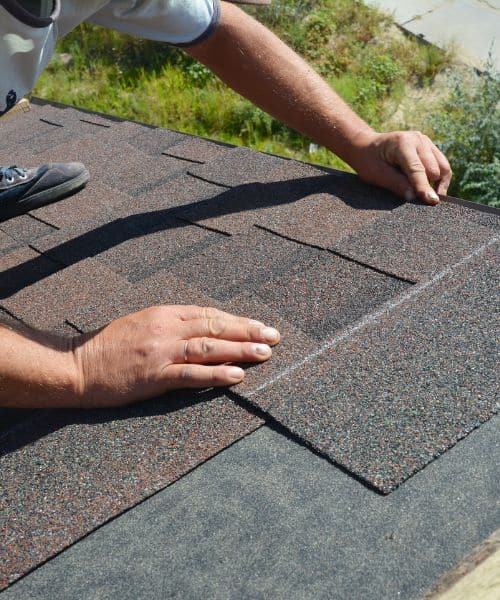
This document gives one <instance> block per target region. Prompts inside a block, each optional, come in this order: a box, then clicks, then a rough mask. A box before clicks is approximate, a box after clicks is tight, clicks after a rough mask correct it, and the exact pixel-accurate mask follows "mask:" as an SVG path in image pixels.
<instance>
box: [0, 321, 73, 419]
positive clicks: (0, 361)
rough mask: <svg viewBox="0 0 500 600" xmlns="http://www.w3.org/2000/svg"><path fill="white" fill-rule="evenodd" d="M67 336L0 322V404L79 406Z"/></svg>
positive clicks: (47, 406)
mask: <svg viewBox="0 0 500 600" xmlns="http://www.w3.org/2000/svg"><path fill="white" fill-rule="evenodd" d="M75 375H76V368H75V362H74V359H73V354H72V352H71V343H70V340H65V339H63V338H59V337H57V336H52V335H50V334H45V333H42V332H38V331H35V330H31V329H27V328H21V327H19V328H18V329H14V328H11V327H8V326H6V325H3V324H2V323H0V406H2V407H9V408H56V407H63V406H64V407H76V406H78V404H79V402H78V394H77V386H76V383H75V382H76V379H77V378H76V377H75Z"/></svg>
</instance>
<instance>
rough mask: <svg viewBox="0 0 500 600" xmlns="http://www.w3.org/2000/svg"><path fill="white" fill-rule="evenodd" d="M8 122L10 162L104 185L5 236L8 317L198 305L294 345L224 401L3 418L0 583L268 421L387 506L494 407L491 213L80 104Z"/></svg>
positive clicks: (74, 330) (31, 217)
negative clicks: (81, 169)
mask: <svg viewBox="0 0 500 600" xmlns="http://www.w3.org/2000/svg"><path fill="white" fill-rule="evenodd" d="M0 129H1V135H2V148H1V149H0V163H2V164H12V157H13V156H15V161H14V162H15V163H17V164H20V165H23V166H32V165H37V164H40V163H43V162H55V161H67V160H77V161H81V162H84V163H85V165H86V167H87V168H88V169H89V171H90V175H91V181H90V182H89V184H88V185H87V187H86V188H85V189H84V190H83V191H81V192H80V193H78V194H76V195H74V196H72V197H70V198H66V199H64V200H62V201H60V202H57V203H55V204H53V205H50V206H45V207H42V208H39V209H37V210H35V211H33V212H32V213H30V214H28V215H23V216H22V217H19V218H16V219H12V220H10V221H7V222H4V223H0V321H1V322H3V323H4V324H6V325H7V326H9V327H10V326H15V325H16V322H17V323H18V322H19V321H21V322H22V323H24V324H25V325H29V326H32V327H37V328H43V329H48V330H50V331H51V332H53V333H56V334H59V335H63V336H65V337H68V336H78V335H79V332H85V333H86V334H87V335H92V332H93V331H95V330H96V329H97V328H100V327H103V326H105V325H106V324H107V323H109V322H110V321H111V320H113V319H116V318H119V317H123V316H125V315H127V314H130V313H131V312H134V311H138V310H142V309H144V308H146V307H148V306H152V305H161V304H195V305H198V306H212V307H215V308H219V309H222V310H226V311H229V312H231V313H235V314H238V315H241V316H248V317H251V318H254V319H258V320H260V321H262V322H264V323H266V324H267V325H271V326H275V327H277V328H278V329H279V330H280V331H281V333H282V343H281V344H280V345H279V346H278V347H276V348H275V349H274V353H273V358H272V360H270V361H269V362H267V363H266V364H263V365H259V366H252V367H249V366H248V365H244V366H245V368H246V378H245V382H244V383H243V384H242V385H240V386H236V387H235V388H232V390H231V392H225V391H221V392H206V391H205V392H202V393H195V392H186V393H179V394H169V395H167V396H164V397H162V398H160V399H156V400H152V401H149V402H146V403H143V404H140V405H137V406H134V407H131V408H122V409H117V410H105V411H89V412H77V411H75V412H70V411H34V412H32V411H29V412H28V411H14V410H3V411H0V490H1V494H0V546H1V547H2V548H6V549H7V552H4V553H2V556H1V557H0V587H1V586H5V585H7V584H8V583H9V582H12V581H14V580H16V579H17V578H19V577H20V576H22V574H23V573H25V572H26V571H28V570H30V569H32V568H34V567H36V566H37V565H38V564H40V563H41V562H43V561H45V560H47V559H49V558H50V557H51V556H52V555H53V554H55V553H57V552H59V551H60V550H62V549H63V548H65V547H66V546H67V545H68V544H71V543H72V542H74V541H76V540H77V539H79V538H80V537H82V536H84V535H85V534H87V533H88V532H90V531H91V530H92V529H94V528H96V527H98V526H99V525H101V524H102V523H103V522H105V521H106V520H108V519H110V518H112V517H113V516H115V515H117V514H119V513H120V512H122V511H124V510H126V509H128V508H130V507H132V506H134V505H135V504H136V503H137V502H140V501H141V500H142V499H144V498H146V497H147V496H148V495H151V494H152V493H154V492H155V491H157V490H159V489H161V488H162V487H165V486H166V485H168V484H169V483H171V482H173V481H175V480H176V479H177V478H179V477H181V476H182V475H183V474H185V473H186V472H187V471H188V470H190V469H192V468H193V467H194V466H196V465H198V464H200V463H201V462H203V461H205V460H207V459H208V458H210V457H211V456H213V455H214V454H215V453H217V452H219V451H221V450H223V449H224V448H225V447H227V446H228V445H229V444H231V443H233V442H234V441H236V440H237V439H239V438H241V437H242V436H244V435H246V434H247V433H249V432H251V431H253V430H254V429H255V428H257V427H259V426H260V424H261V423H262V422H263V419H268V420H269V422H271V421H274V422H275V425H276V428H277V429H279V431H281V432H284V433H286V429H285V428H288V429H289V431H291V432H293V433H294V434H296V435H297V436H299V437H300V438H301V439H302V441H303V442H304V444H305V445H306V446H307V447H311V446H312V447H314V448H315V449H316V450H318V451H319V452H320V453H322V454H324V455H325V456H327V457H329V458H330V459H332V460H333V461H335V462H337V463H339V464H341V465H342V466H343V467H344V468H345V469H347V470H349V471H350V472H351V473H353V474H355V475H356V476H357V478H360V479H362V480H364V481H365V482H367V483H369V484H370V485H371V486H374V487H376V488H377V489H378V490H380V491H382V492H384V493H385V492H388V491H390V490H392V489H394V487H396V486H397V485H399V484H400V483H401V482H402V481H404V479H406V478H407V477H409V476H410V475H411V474H413V473H415V472H416V471H418V470H419V469H421V468H422V467H423V466H425V464H427V463H428V462H429V461H430V460H432V458H433V457H435V456H437V455H439V454H440V453H441V452H443V451H445V450H446V449H447V448H448V447H450V446H451V445H453V444H454V443H455V442H456V441H457V440H458V439H460V438H461V437H463V436H465V435H466V434H467V433H468V432H469V431H470V430H471V429H473V428H474V427H477V426H478V425H479V424H480V423H481V422H482V421H484V420H485V419H487V418H488V417H489V416H491V414H492V413H493V411H494V410H495V405H494V399H493V398H494V392H495V387H494V386H495V384H496V380H495V372H494V357H495V353H494V347H493V340H494V338H495V336H494V335H493V334H494V331H493V327H494V324H495V322H494V320H493V316H492V315H493V310H492V308H491V307H492V305H493V301H494V294H495V292H496V288H495V287H494V284H495V277H496V273H495V270H494V259H495V256H494V254H493V250H492V248H490V247H488V248H489V249H487V250H485V248H486V246H488V244H489V243H490V241H491V239H492V238H493V237H494V236H495V231H497V230H498V223H499V221H500V219H499V218H498V215H497V214H494V213H491V212H490V213H485V212H480V211H479V210H475V209H471V208H470V207H467V206H463V205H460V204H452V203H447V202H446V203H443V204H442V205H441V206H439V207H437V208H432V207H427V206H420V205H417V204H407V205H403V204H402V202H401V200H399V199H397V198H395V197H394V196H393V195H391V194H390V193H388V192H387V191H384V190H381V189H377V188H374V187H373V186H369V185H366V184H364V183H363V182H361V181H360V180H359V179H358V178H357V177H355V176H354V175H351V174H346V173H340V172H336V171H332V170H329V169H325V168H323V167H317V166H312V165H308V164H303V163H299V162H297V161H293V160H288V159H284V158H280V157H276V156H272V155H268V154H264V153H260V152H255V151H252V150H249V149H247V148H233V147H231V146H228V145H224V144H220V143H215V142H211V141H209V140H202V139H198V138H195V137H193V136H188V135H184V134H181V133H178V132H174V131H168V130H164V129H159V128H155V127H150V126H145V125H141V124H138V123H131V122H126V121H122V120H120V119H116V118H107V117H105V116H103V115H95V114H91V113H88V112H85V111H82V110H76V109H73V108H61V107H55V106H51V105H49V104H45V105H41V106H40V105H37V106H34V107H33V110H32V111H31V112H30V113H27V114H25V115H17V116H12V117H11V118H10V119H7V120H6V121H4V120H2V121H1V123H0ZM472 257H474V258H472ZM450 267H451V268H450ZM3 326H5V325H3ZM237 394H238V395H239V397H238V396H237ZM256 407H257V408H258V410H257V408H256ZM266 411H267V412H266ZM256 413H257V414H258V415H259V416H255V414H256ZM276 421H278V423H276ZM294 439H296V438H294ZM332 468H333V467H332ZM297 476H300V474H298V475H297Z"/></svg>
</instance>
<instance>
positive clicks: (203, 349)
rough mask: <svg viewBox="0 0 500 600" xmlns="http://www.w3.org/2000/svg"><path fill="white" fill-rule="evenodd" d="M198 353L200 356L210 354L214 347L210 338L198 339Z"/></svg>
mask: <svg viewBox="0 0 500 600" xmlns="http://www.w3.org/2000/svg"><path fill="white" fill-rule="evenodd" d="M199 344H200V354H201V355H202V356H210V355H211V354H212V353H213V351H214V348H215V343H214V341H213V340H212V339H210V338H208V337H204V338H201V339H200V342H199Z"/></svg>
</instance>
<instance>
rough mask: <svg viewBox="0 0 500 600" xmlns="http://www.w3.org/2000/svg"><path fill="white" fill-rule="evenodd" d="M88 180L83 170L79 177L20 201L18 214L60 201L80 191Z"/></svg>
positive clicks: (86, 172) (86, 173)
mask: <svg viewBox="0 0 500 600" xmlns="http://www.w3.org/2000/svg"><path fill="white" fill-rule="evenodd" d="M89 179H90V174H89V172H88V171H87V169H85V171H82V172H81V173H80V175H77V176H76V177H74V178H73V179H70V180H68V181H65V182H64V183H61V184H59V185H56V186H55V187H52V188H49V189H47V190H43V191H41V192H38V193H37V194H33V195H32V196H30V197H29V198H26V199H25V200H20V201H19V202H18V207H19V208H20V209H21V212H19V214H25V213H27V212H28V211H30V210H34V209H35V208H40V207H41V206H46V205H47V204H52V203H53V202H57V201H58V200H62V199H63V198H66V196H69V195H70V194H73V193H75V192H78V191H79V190H81V189H82V188H83V187H84V186H85V185H86V184H87V183H88V181H89Z"/></svg>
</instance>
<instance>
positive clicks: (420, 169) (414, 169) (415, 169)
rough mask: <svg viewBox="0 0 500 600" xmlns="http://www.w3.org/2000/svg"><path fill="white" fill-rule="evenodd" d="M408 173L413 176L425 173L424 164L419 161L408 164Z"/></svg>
mask: <svg viewBox="0 0 500 600" xmlns="http://www.w3.org/2000/svg"><path fill="white" fill-rule="evenodd" d="M408 171H409V172H410V173H413V174H418V173H425V169H424V166H423V164H422V163H421V162H420V161H417V160H414V161H410V162H409V163H408Z"/></svg>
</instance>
